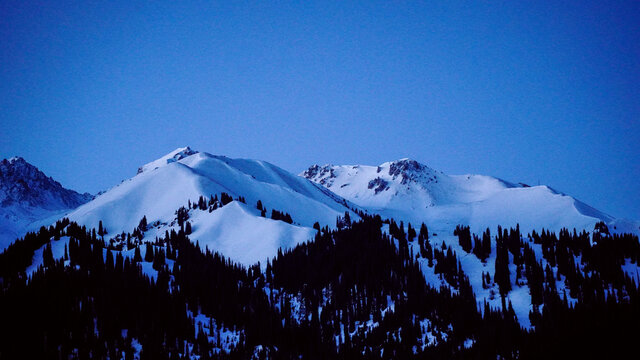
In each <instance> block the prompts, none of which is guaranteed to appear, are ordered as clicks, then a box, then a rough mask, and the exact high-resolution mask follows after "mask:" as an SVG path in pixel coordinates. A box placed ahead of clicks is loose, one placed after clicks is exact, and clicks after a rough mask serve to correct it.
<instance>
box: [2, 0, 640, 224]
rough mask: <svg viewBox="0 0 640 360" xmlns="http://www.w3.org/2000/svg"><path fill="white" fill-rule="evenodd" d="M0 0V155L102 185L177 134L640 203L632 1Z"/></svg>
mask: <svg viewBox="0 0 640 360" xmlns="http://www.w3.org/2000/svg"><path fill="white" fill-rule="evenodd" d="M230 3H231V2H228V1H225V2H208V1H201V2H199V1H198V2H186V1H184V2H183V1H180V2H136V1H112V2H104V3H98V2H92V1H91V2H88V1H74V2H66V1H50V2H39V1H28V2H25V1H11V0H9V1H3V2H2V3H0V122H1V125H2V131H0V157H3V158H4V157H10V156H14V155H20V156H23V157H24V158H25V159H27V161H29V162H32V163H33V164H35V165H36V166H38V167H40V168H41V169H42V170H43V171H45V172H46V173H47V174H49V175H51V176H53V177H54V178H56V179H57V180H59V181H60V182H61V183H62V184H63V185H65V186H67V187H70V188H73V189H76V190H79V191H89V192H97V191H99V190H103V189H106V188H108V187H110V186H113V185H115V184H116V183H118V182H120V180H122V179H125V178H128V177H130V176H132V175H134V174H135V172H136V169H137V167H138V166H140V165H141V164H143V163H146V162H148V161H151V160H153V159H155V158H157V157H160V156H161V155H163V154H165V153H167V152H169V151H171V150H173V149H174V148H177V147H180V146H185V145H190V146H191V147H192V148H194V149H197V150H201V151H207V152H211V153H215V154H224V155H227V156H231V157H248V158H258V159H264V160H268V161H270V162H273V163H275V164H277V165H279V166H282V167H283V168H285V169H287V170H290V171H292V172H295V173H298V172H300V171H302V170H303V169H305V168H306V167H307V166H309V165H311V164H314V163H320V164H324V163H334V164H356V163H359V164H379V163H382V162H384V161H389V160H394V159H398V158H403V157H411V158H414V159H416V160H418V161H420V162H423V163H425V164H427V165H429V166H431V167H433V168H436V169H439V170H442V171H444V172H446V173H450V174H459V173H480V174H488V175H494V176H498V177H501V178H504V179H506V180H510V181H516V182H518V181H522V182H526V183H530V184H537V183H538V182H540V183H543V184H548V185H550V186H552V187H554V188H556V189H558V190H560V191H563V192H566V193H569V194H571V195H574V196H575V197H577V198H579V199H581V200H583V201H585V202H587V203H588V204H591V205H593V206H595V207H597V208H599V209H601V210H603V211H605V212H608V213H610V214H611V215H614V216H617V217H628V218H635V219H640V196H639V195H638V194H639V193H640V191H639V190H640V186H639V185H638V184H639V183H640V181H639V180H638V179H640V161H639V160H640V145H639V139H640V86H639V85H638V84H640V41H639V39H640V21H638V18H640V3H638V2H637V1H636V2H625V1H615V2H606V1H599V2H586V1H578V2H566V1H562V2H561V1H558V2H552V1H534V2H517V1H505V2H491V4H489V2H477V3H475V2H474V3H464V4H463V3H462V2H461V3H459V4H455V3H454V2H451V1H445V2H425V3H420V2H398V1H385V2H373V1H366V2H348V4H345V3H344V2H330V1H321V2H316V3H302V2H281V1H273V2H272V1H260V2H242V3H235V4H230Z"/></svg>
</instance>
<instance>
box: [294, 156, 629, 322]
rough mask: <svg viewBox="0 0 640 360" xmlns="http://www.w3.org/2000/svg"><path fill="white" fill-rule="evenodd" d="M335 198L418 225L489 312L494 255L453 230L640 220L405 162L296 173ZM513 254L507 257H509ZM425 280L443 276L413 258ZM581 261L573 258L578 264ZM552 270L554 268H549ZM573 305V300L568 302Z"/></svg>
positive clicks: (527, 302) (523, 313)
mask: <svg viewBox="0 0 640 360" xmlns="http://www.w3.org/2000/svg"><path fill="white" fill-rule="evenodd" d="M300 175H301V176H302V177H305V178H307V179H309V180H311V181H314V182H316V183H318V184H320V185H322V186H325V187H326V188H327V189H329V190H331V191H333V192H335V193H336V194H337V195H339V196H342V197H344V198H345V199H347V200H349V201H351V202H353V203H355V204H357V205H358V206H360V207H361V208H364V209H366V210H367V211H369V212H372V213H379V214H381V215H382V216H383V217H391V218H394V219H395V220H396V221H398V222H400V220H404V222H405V231H406V222H407V221H408V222H411V223H412V224H413V225H414V227H417V226H419V224H420V223H422V222H424V223H425V224H426V225H427V226H428V228H429V233H430V234H431V237H430V241H431V244H432V245H434V246H439V245H440V244H442V243H444V244H446V245H447V246H451V247H452V248H453V250H454V251H455V252H456V253H457V255H458V257H459V259H460V263H461V265H462V268H463V271H464V272H465V274H467V275H468V276H469V279H470V281H471V285H472V287H473V289H474V293H475V294H476V298H477V300H478V303H479V308H482V304H483V302H484V301H486V302H487V303H488V304H489V305H490V306H492V307H494V308H500V307H501V299H500V296H499V294H498V287H497V285H496V284H495V283H493V284H492V285H491V286H489V287H488V288H486V289H485V288H483V286H482V273H483V272H486V273H490V274H491V275H492V276H493V274H494V271H495V260H496V250H495V242H493V244H492V253H491V255H490V256H489V258H488V259H487V261H486V262H482V261H480V260H479V259H478V258H477V257H476V256H475V255H473V254H469V253H466V252H465V251H464V250H463V249H462V248H461V247H460V245H459V244H458V238H457V237H456V236H454V235H453V230H454V229H455V227H456V225H458V224H463V225H469V226H470V228H471V231H472V232H473V233H477V234H481V233H482V232H483V231H484V230H485V229H486V228H490V230H491V232H492V233H493V234H495V233H496V230H497V226H498V225H501V226H502V227H503V228H508V227H514V228H515V226H516V224H519V226H520V230H521V232H522V234H523V235H525V236H526V234H527V233H528V232H530V231H531V230H534V229H535V230H536V231H538V232H540V230H541V229H542V228H544V229H549V230H551V231H554V232H556V233H557V232H558V231H559V230H560V229H561V228H563V227H567V228H569V229H571V228H576V229H578V231H580V230H582V229H584V230H586V231H589V232H591V231H593V229H594V225H595V223H597V222H599V221H604V222H606V223H607V224H608V227H609V229H610V231H612V232H618V233H621V232H632V233H636V234H640V222H638V221H630V220H622V219H614V218H612V217H611V216H609V215H607V214H604V213H602V212H600V211H598V210H596V209H594V208H592V207H590V206H589V205H587V204H584V203H582V202H580V201H579V200H576V199H574V198H573V197H571V196H568V195H565V194H562V193H560V192H558V191H555V190H554V189H552V188H549V187H547V186H544V185H543V186H533V187H530V186H527V185H524V184H513V183H509V182H506V181H504V180H500V179H497V178H494V177H490V176H483V175H446V174H444V173H442V172H440V171H436V170H433V169H431V168H429V167H427V166H425V165H423V164H420V163H418V162H416V161H413V160H410V159H401V160H398V161H393V162H386V163H384V164H381V165H379V166H363V165H346V166H332V165H325V166H318V165H314V166H311V167H310V168H309V169H308V170H306V171H304V172H303V173H302V174H300ZM410 246H411V247H412V248H413V252H414V253H416V254H417V253H418V252H419V246H418V244H417V242H415V241H414V242H413V243H410ZM530 246H531V247H532V249H534V251H535V252H536V257H537V258H538V259H539V260H541V261H542V262H543V266H546V264H547V263H546V260H545V259H544V258H543V257H542V249H541V246H540V245H537V244H533V243H530ZM510 256H512V255H510ZM418 262H419V263H420V267H421V269H422V272H423V274H424V276H425V279H426V281H427V282H428V283H429V284H431V285H432V286H433V287H435V288H439V287H440V286H441V285H447V282H446V281H445V280H444V279H443V278H442V276H440V275H437V274H435V272H434V268H433V267H429V266H427V260H426V259H424V258H420V259H418ZM577 263H579V261H578V262H577ZM627 265H628V266H627V267H626V268H625V270H626V271H627V272H628V273H630V274H635V273H636V272H637V271H639V270H638V269H639V268H638V267H637V265H634V264H627ZM509 267H510V269H509V270H510V273H511V281H512V288H513V290H512V291H511V292H510V293H509V294H508V296H507V301H511V302H512V305H513V308H514V311H515V313H516V316H517V317H518V321H519V322H520V324H521V325H522V326H524V327H526V328H529V327H530V326H531V324H530V321H529V317H528V314H529V311H530V310H532V309H533V307H532V305H531V296H530V293H529V287H528V285H527V284H526V280H522V279H521V280H520V284H517V283H516V276H515V273H516V266H515V265H514V264H513V261H511V264H510V265H509ZM553 270H554V271H557V268H554V269H553ZM556 287H557V289H559V291H560V292H562V291H563V290H564V288H565V284H564V281H558V282H557V284H556ZM569 301H575V299H571V298H570V299H569Z"/></svg>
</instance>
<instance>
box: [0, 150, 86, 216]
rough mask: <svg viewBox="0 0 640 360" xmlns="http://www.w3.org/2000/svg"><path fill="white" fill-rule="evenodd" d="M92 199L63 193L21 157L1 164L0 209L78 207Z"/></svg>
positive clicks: (69, 191)
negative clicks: (14, 207) (11, 207)
mask: <svg viewBox="0 0 640 360" xmlns="http://www.w3.org/2000/svg"><path fill="white" fill-rule="evenodd" d="M92 198H93V197H92V196H91V195H90V194H88V193H85V194H79V193H77V192H75V191H73V190H69V189H65V188H64V187H62V185H60V183H59V182H57V181H55V180H53V179H52V178H51V177H48V176H46V175H45V174H44V173H43V172H42V171H40V170H39V169H38V168H37V167H35V166H33V165H31V164H29V163H28V162H26V161H25V160H24V159H23V158H21V157H15V158H11V159H8V160H7V159H4V160H2V161H1V162H0V206H2V207H7V206H11V205H20V206H30V207H39V208H43V209H47V210H55V209H70V208H75V207H78V206H80V205H82V204H84V203H86V202H88V201H89V200H91V199H92Z"/></svg>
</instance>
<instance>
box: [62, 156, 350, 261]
mask: <svg viewBox="0 0 640 360" xmlns="http://www.w3.org/2000/svg"><path fill="white" fill-rule="evenodd" d="M222 192H226V193H228V194H229V195H231V196H232V197H233V198H237V197H238V196H243V197H244V198H245V199H246V205H245V204H240V203H238V202H232V203H231V204H228V205H226V206H225V207H223V208H220V209H218V210H215V211H213V212H211V213H209V212H208V211H194V212H193V217H192V219H190V222H191V223H192V226H193V233H192V235H191V236H190V237H191V239H192V241H198V242H199V243H200V244H201V245H202V247H204V246H205V245H208V246H209V248H210V249H212V250H216V251H220V252H221V253H222V254H223V255H225V256H227V257H230V258H231V259H232V260H235V261H239V262H241V263H243V264H245V265H251V264H253V263H255V262H256V261H262V262H264V260H265V259H266V258H267V257H269V256H274V255H275V254H276V252H277V249H278V248H279V247H281V246H282V247H290V246H293V245H295V244H297V243H299V242H302V241H305V240H309V239H311V238H312V237H313V233H314V231H313V230H312V229H311V226H313V224H314V223H315V222H316V221H318V222H319V223H320V224H321V225H323V226H324V225H334V224H335V222H336V217H337V216H339V215H341V214H344V212H345V211H348V208H347V207H346V206H345V204H346V202H345V201H344V200H343V199H342V198H340V197H338V196H336V195H335V194H333V193H332V192H330V191H328V190H326V189H324V188H323V187H321V186H318V185H316V184H314V183H312V182H310V181H308V180H306V179H302V178H300V177H298V176H295V175H293V174H290V173H288V172H287V171H285V170H283V169H281V168H278V167H277V166H274V165H272V164H269V163H267V162H263V161H257V160H244V159H230V158H227V157H224V156H215V155H211V154H207V153H200V152H196V151H193V150H191V149H190V148H188V147H187V148H180V149H177V150H175V151H173V152H171V153H169V154H167V155H165V156H163V157H161V158H160V159H158V160H155V161H153V162H151V163H149V164H147V165H144V166H142V167H140V169H139V171H138V174H137V175H136V176H134V177H133V178H131V179H128V180H125V181H123V182H122V183H121V184H119V185H117V186H115V187H113V188H112V189H110V190H108V191H107V192H105V193H103V194H101V195H100V196H98V197H97V198H95V199H94V200H93V201H91V202H89V203H87V204H84V205H82V206H80V207H79V208H77V209H76V210H74V211H73V212H72V213H70V214H69V218H70V219H71V220H72V221H76V222H78V223H80V224H84V225H87V226H88V227H96V228H97V227H98V224H99V221H102V222H103V225H104V226H105V228H106V229H107V230H108V232H109V235H108V236H115V235H116V234H118V233H121V232H123V231H124V232H132V231H133V229H134V228H135V227H136V226H138V223H139V222H140V219H141V218H142V217H143V216H146V217H147V220H148V223H149V224H152V223H158V224H160V226H159V227H154V229H153V230H150V231H153V232H154V233H153V234H147V236H150V235H151V236H154V235H156V233H158V234H160V235H162V234H164V231H165V230H166V229H167V228H168V227H172V226H173V227H175V226H176V225H175V223H173V224H172V222H173V221H174V220H175V218H176V215H175V211H176V210H177V209H178V208H180V207H182V206H187V203H188V201H189V200H191V201H197V200H198V198H199V197H200V196H201V195H202V196H205V197H206V198H207V199H208V198H209V196H210V195H216V194H217V195H218V196H220V193H222ZM258 200H261V201H262V203H263V205H264V206H265V207H266V208H267V209H268V211H267V216H269V215H270V214H271V210H272V209H276V210H278V211H283V212H287V213H289V214H291V216H292V218H293V221H294V224H291V225H290V224H287V223H284V222H282V221H275V220H271V219H266V218H262V217H260V214H259V211H258V210H257V209H256V203H257V201H258ZM352 216H356V215H355V214H353V213H352ZM356 217H357V216H356Z"/></svg>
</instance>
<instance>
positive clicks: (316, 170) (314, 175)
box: [302, 165, 336, 187]
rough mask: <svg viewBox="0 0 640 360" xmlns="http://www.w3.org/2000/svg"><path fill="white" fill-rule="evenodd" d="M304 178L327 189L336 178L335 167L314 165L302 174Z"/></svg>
mask: <svg viewBox="0 0 640 360" xmlns="http://www.w3.org/2000/svg"><path fill="white" fill-rule="evenodd" d="M302 176H303V177H305V178H307V179H309V180H311V181H315V182H318V183H319V184H321V185H323V186H327V187H329V186H331V185H332V184H333V180H334V179H335V178H336V175H335V173H334V170H333V166H331V165H325V166H318V165H312V166H310V167H309V168H308V169H307V170H305V171H304V173H302Z"/></svg>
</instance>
